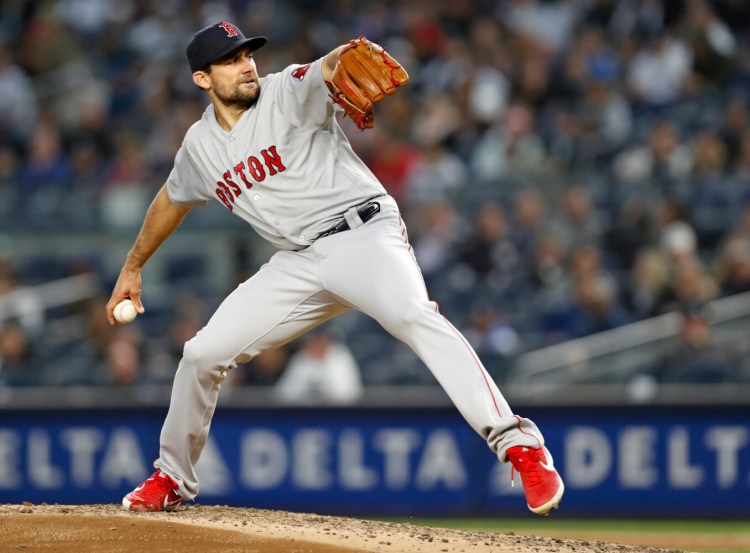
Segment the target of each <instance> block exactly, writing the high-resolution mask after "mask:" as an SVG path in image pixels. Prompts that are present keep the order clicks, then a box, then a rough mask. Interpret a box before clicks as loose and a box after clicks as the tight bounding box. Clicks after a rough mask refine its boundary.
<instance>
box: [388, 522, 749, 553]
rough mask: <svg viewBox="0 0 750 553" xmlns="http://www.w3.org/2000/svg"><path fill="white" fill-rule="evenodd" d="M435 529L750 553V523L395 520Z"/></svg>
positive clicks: (727, 552)
mask: <svg viewBox="0 0 750 553" xmlns="http://www.w3.org/2000/svg"><path fill="white" fill-rule="evenodd" d="M388 520H389V521H392V522H408V523H411V524H418V525H422V526H431V527H436V528H458V529H464V530H479V531H489V532H503V533H507V532H514V533H516V534H526V535H539V536H551V537H558V538H573V539H580V540H588V541H593V540H605V541H612V542H615V543H622V544H628V545H641V546H649V547H664V548H677V549H682V550H685V551H700V552H710V553H750V522H743V521H728V522H720V521H716V522H712V521H685V520H680V521H671V520H670V521H654V520H648V521H641V520H571V519H554V518H549V519H541V518H540V519H468V518H467V519H462V518H419V519H417V518H398V519H388Z"/></svg>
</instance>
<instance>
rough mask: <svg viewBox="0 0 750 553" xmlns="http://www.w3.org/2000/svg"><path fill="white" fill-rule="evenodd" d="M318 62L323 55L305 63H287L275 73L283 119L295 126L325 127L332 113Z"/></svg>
mask: <svg viewBox="0 0 750 553" xmlns="http://www.w3.org/2000/svg"><path fill="white" fill-rule="evenodd" d="M322 64H323V58H320V59H318V60H317V61H314V62H312V63H308V64H306V65H290V66H289V67H287V68H286V69H284V70H283V71H281V72H280V73H279V74H278V75H277V83H275V84H276V85H277V86H276V91H275V96H276V101H277V103H278V106H279V109H280V110H281V113H282V114H283V116H284V118H285V119H286V120H287V121H289V123H291V124H292V125H294V126H296V127H300V128H302V129H308V130H318V129H322V128H325V127H327V126H328V124H329V122H330V119H331V117H332V116H333V114H334V106H333V103H332V102H331V99H330V97H329V92H328V87H327V86H326V84H325V81H323V73H322V71H321V66H322Z"/></svg>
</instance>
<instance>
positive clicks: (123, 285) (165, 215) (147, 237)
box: [107, 185, 190, 324]
mask: <svg viewBox="0 0 750 553" xmlns="http://www.w3.org/2000/svg"><path fill="white" fill-rule="evenodd" d="M189 211H190V208H189V207H180V206H177V205H175V204H173V203H172V202H171V201H170V200H169V196H168V194H167V187H166V185H164V186H162V188H161V190H159V192H158V193H157V194H156V197H155V198H154V201H153V202H151V206H150V207H149V208H148V212H147V213H146V218H145V220H144V221H143V226H142V227H141V230H140V232H139V233H138V237H137V238H136V239H135V243H134V244H133V247H132V248H131V250H130V252H129V253H128V256H127V258H126V259H125V265H124V266H123V267H122V270H121V271H120V276H119V277H118V278H117V283H116V284H115V287H114V290H112V296H111V297H110V299H109V303H107V319H109V324H115V318H114V315H113V314H112V311H113V310H114V308H115V305H117V304H118V303H119V302H120V301H122V300H124V299H125V298H130V299H131V300H132V301H133V303H134V304H135V307H136V309H138V312H139V313H143V312H144V309H143V304H142V303H141V269H142V268H143V266H144V265H145V264H146V261H148V259H149V258H150V257H151V256H152V255H153V253H154V252H155V251H156V250H157V249H158V248H159V246H160V245H161V244H162V242H164V240H166V239H167V237H169V235H170V234H172V233H173V232H174V231H175V229H176V228H177V227H178V226H180V223H181V222H182V220H183V219H184V218H185V215H187V214H188V212H189Z"/></svg>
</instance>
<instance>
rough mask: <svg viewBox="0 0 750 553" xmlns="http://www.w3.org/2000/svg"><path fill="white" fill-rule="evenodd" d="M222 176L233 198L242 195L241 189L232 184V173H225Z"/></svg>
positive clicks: (234, 183)
mask: <svg viewBox="0 0 750 553" xmlns="http://www.w3.org/2000/svg"><path fill="white" fill-rule="evenodd" d="M222 176H223V177H224V182H226V183H227V184H228V185H229V186H231V187H232V192H234V195H235V196H239V195H240V194H242V189H241V188H240V187H239V186H237V183H236V182H234V181H233V180H232V178H231V177H232V173H230V172H229V171H227V172H226V173H224V174H223V175H222Z"/></svg>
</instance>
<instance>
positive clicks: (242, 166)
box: [234, 161, 253, 188]
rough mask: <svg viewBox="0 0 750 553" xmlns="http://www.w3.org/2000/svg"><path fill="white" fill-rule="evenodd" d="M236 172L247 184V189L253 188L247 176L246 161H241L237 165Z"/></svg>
mask: <svg viewBox="0 0 750 553" xmlns="http://www.w3.org/2000/svg"><path fill="white" fill-rule="evenodd" d="M234 172H235V173H237V174H238V175H239V176H240V178H241V179H242V182H244V183H245V187H246V188H252V187H253V183H252V182H250V181H249V180H247V177H246V176H245V162H244V161H240V162H239V163H238V164H237V165H235V166H234Z"/></svg>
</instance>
